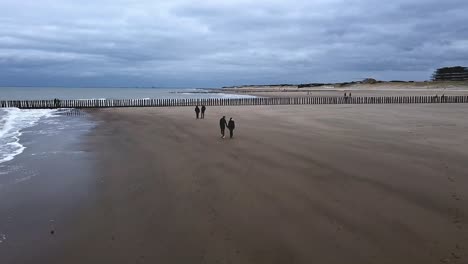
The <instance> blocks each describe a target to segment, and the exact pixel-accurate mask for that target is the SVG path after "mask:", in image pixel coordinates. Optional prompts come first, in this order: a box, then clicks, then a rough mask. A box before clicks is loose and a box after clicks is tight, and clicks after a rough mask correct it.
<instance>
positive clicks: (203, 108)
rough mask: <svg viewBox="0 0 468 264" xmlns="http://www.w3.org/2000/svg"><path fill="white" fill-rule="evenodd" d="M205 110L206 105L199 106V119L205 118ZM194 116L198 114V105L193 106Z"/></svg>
mask: <svg viewBox="0 0 468 264" xmlns="http://www.w3.org/2000/svg"><path fill="white" fill-rule="evenodd" d="M205 111H206V106H205V105H202V106H201V119H205ZM195 116H196V117H197V119H198V118H199V116H200V107H198V105H197V106H196V107H195Z"/></svg>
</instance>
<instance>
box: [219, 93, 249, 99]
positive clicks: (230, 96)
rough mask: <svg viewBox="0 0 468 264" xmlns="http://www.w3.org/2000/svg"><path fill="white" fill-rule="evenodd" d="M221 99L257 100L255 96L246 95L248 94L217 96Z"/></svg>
mask: <svg viewBox="0 0 468 264" xmlns="http://www.w3.org/2000/svg"><path fill="white" fill-rule="evenodd" d="M217 95H218V96H220V97H221V98H226V99H244V98H257V96H254V95H248V94H226V93H219V94H217Z"/></svg>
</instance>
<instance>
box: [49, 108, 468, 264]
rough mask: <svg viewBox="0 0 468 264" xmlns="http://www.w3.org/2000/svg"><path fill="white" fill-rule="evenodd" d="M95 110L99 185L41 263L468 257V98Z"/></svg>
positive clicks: (93, 141) (93, 142)
mask: <svg viewBox="0 0 468 264" xmlns="http://www.w3.org/2000/svg"><path fill="white" fill-rule="evenodd" d="M91 114H92V115H93V116H94V118H95V119H96V120H100V121H102V122H100V123H99V126H98V128H97V129H96V130H95V131H94V132H92V134H91V135H90V136H89V140H88V143H87V145H86V148H87V149H88V150H89V151H93V152H95V153H96V155H97V160H96V163H97V164H98V167H97V179H96V189H97V190H96V192H97V193H96V194H97V195H96V197H95V198H94V200H93V201H91V203H90V205H89V206H88V207H86V210H82V211H79V212H77V217H76V225H75V228H74V229H73V230H70V231H69V232H70V237H69V238H67V239H63V241H62V248H61V249H60V250H58V251H56V252H54V253H52V254H47V258H46V260H47V262H44V263H268V264H271V263H340V264H341V263H379V264H382V263H389V264H390V263H391V264H394V263H412V264H414V263H467V261H468V254H467V252H468V218H467V217H468V215H467V214H468V189H467V188H466V186H468V165H467V164H468V163H467V160H468V133H467V131H468V120H467V118H466V117H467V116H468V105H463V104H446V105H353V106H342V105H327V106H256V107H254V106H252V107H210V108H208V110H207V114H206V119H204V120H195V119H194V114H193V109H191V108H138V109H137V108H134V109H131V108H128V109H106V110H99V111H96V112H92V113H91ZM224 114H225V115H226V116H227V117H228V118H229V117H230V116H232V117H234V119H235V120H236V122H237V123H236V124H237V128H236V131H235V138H234V139H232V140H230V139H224V140H222V139H220V138H219V131H218V119H219V117H220V116H221V115H224ZM44 261H45V260H44Z"/></svg>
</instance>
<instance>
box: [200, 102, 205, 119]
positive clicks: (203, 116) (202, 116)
mask: <svg viewBox="0 0 468 264" xmlns="http://www.w3.org/2000/svg"><path fill="white" fill-rule="evenodd" d="M205 111H206V107H205V105H202V106H201V118H202V119H205Z"/></svg>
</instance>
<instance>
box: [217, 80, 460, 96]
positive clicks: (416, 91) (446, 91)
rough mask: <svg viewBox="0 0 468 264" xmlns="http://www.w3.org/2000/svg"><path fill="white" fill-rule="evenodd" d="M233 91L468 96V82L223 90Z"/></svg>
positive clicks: (335, 94) (266, 86)
mask: <svg viewBox="0 0 468 264" xmlns="http://www.w3.org/2000/svg"><path fill="white" fill-rule="evenodd" d="M219 91H220V92H225V93H231V94H249V95H253V96H260V97H309V96H343V95H344V93H346V94H347V95H349V94H350V93H351V94H352V95H353V96H436V95H437V96H442V95H447V96H452V95H453V96H454V95H462V96H466V95H468V82H467V81H459V82H450V81H441V82H382V83H375V84H366V83H348V84H344V83H341V84H328V85H321V86H315V87H298V86H297V85H285V86H278V85H277V86H274V85H272V86H268V85H263V86H255V85H249V86H241V87H226V88H223V89H219Z"/></svg>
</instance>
